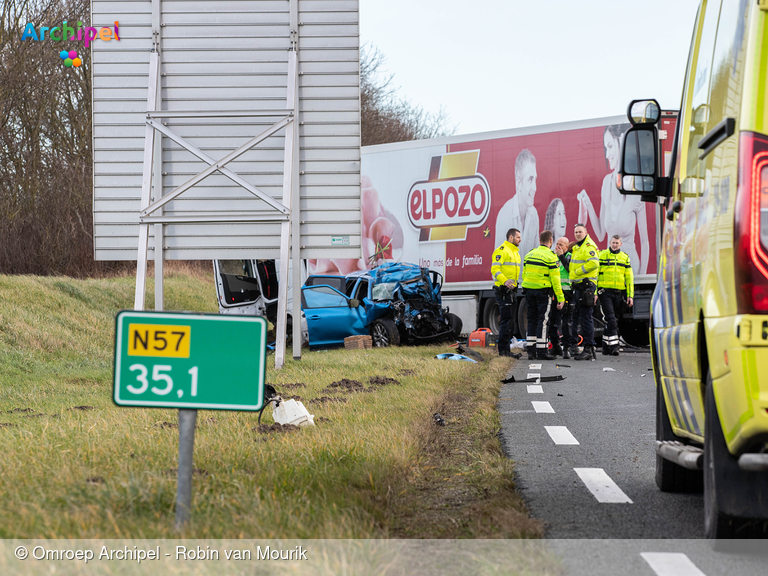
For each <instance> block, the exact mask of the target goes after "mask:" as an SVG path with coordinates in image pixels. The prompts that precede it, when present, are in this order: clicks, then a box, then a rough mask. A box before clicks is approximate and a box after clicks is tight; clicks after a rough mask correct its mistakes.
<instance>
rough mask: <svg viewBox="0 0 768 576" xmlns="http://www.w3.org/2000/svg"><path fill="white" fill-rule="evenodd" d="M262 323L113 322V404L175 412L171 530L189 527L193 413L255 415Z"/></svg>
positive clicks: (178, 316)
mask: <svg viewBox="0 0 768 576" xmlns="http://www.w3.org/2000/svg"><path fill="white" fill-rule="evenodd" d="M266 343H267V321H266V320H265V319H264V318H261V317H257V316H221V315H218V314H190V313H183V312H138V311H131V310H124V311H122V312H120V313H118V315H117V318H116V320H115V369H114V380H113V400H114V402H115V404H117V405H118V406H126V407H141V408H178V409H179V472H178V481H177V491H176V526H177V528H181V527H182V526H183V525H184V524H186V523H187V522H188V521H189V517H190V509H191V497H192V469H193V466H192V453H193V449H194V442H195V422H196V420H197V410H240V411H253V412H255V411H258V410H260V409H261V407H262V405H263V403H264V379H265V375H266Z"/></svg>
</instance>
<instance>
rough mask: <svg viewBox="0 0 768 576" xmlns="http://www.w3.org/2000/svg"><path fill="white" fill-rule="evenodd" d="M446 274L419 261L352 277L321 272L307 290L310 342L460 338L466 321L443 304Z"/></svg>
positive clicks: (390, 342)
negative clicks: (366, 336) (360, 338)
mask: <svg viewBox="0 0 768 576" xmlns="http://www.w3.org/2000/svg"><path fill="white" fill-rule="evenodd" d="M441 281H442V277H441V276H440V274H438V273H437V272H433V271H430V270H429V269H427V268H422V267H420V266H417V265H416V264H401V263H389V264H383V265H382V266H379V267H378V268H374V269H373V270H368V271H364V272H356V273H353V274H350V275H348V276H330V275H315V276H310V277H309V278H307V281H306V282H305V284H304V286H303V287H302V289H301V308H302V310H303V311H304V315H305V316H306V319H307V329H308V331H309V345H310V347H312V348H327V347H332V346H339V345H343V344H344V338H346V337H347V336H358V335H364V334H370V335H371V338H372V340H373V345H374V346H397V345H399V344H421V343H430V342H439V341H445V340H455V339H456V338H458V336H459V333H460V332H461V326H462V324H461V319H460V318H459V317H458V316H456V315H455V314H451V313H450V312H449V311H448V309H446V308H443V307H442V301H441V299H440V288H441V285H442V282H441Z"/></svg>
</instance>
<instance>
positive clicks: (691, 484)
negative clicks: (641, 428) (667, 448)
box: [656, 378, 703, 492]
mask: <svg viewBox="0 0 768 576" xmlns="http://www.w3.org/2000/svg"><path fill="white" fill-rule="evenodd" d="M662 386H663V384H662V383H661V381H660V379H659V378H657V380H656V440H661V441H662V442H664V441H667V442H670V441H678V442H679V441H681V440H682V438H679V437H678V436H676V435H675V433H674V432H672V423H671V422H670V420H669V414H668V412H667V407H666V405H665V404H664V392H663V389H662ZM702 482H703V478H702V473H701V472H700V471H699V470H689V469H688V468H683V467H682V466H678V465H677V464H675V463H674V462H671V461H669V460H666V459H665V458H662V457H661V456H659V455H658V454H656V485H657V486H658V487H659V490H661V491H662V492H701V490H702V487H703V485H702Z"/></svg>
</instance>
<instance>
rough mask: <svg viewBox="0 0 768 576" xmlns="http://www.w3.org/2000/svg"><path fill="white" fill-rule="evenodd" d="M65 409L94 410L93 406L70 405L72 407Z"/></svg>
mask: <svg viewBox="0 0 768 576" xmlns="http://www.w3.org/2000/svg"><path fill="white" fill-rule="evenodd" d="M67 410H80V411H82V412H87V411H88V410H95V408H94V407H93V406H72V408H67Z"/></svg>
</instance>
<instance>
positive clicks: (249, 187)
mask: <svg viewBox="0 0 768 576" xmlns="http://www.w3.org/2000/svg"><path fill="white" fill-rule="evenodd" d="M147 124H148V125H150V126H152V127H153V128H154V129H155V130H157V131H158V132H160V133H162V134H164V135H165V136H167V137H168V138H170V139H171V140H173V141H174V142H176V144H178V145H179V146H181V147H182V148H184V149H186V150H188V151H189V152H190V153H192V154H194V155H195V156H197V157H198V158H200V160H202V161H203V162H206V163H208V164H210V165H213V164H215V163H216V160H214V159H213V158H211V157H210V156H208V155H207V154H206V153H205V152H203V151H202V150H200V149H199V148H197V147H195V146H193V145H192V144H190V143H189V142H187V141H186V140H184V138H182V137H181V136H179V135H178V134H176V133H175V132H174V131H173V130H171V129H169V128H168V127H167V126H164V125H163V124H161V123H160V122H158V121H156V120H152V119H148V120H147ZM219 172H221V173H222V174H223V175H224V176H226V177H227V178H229V179H230V180H232V181H233V182H234V183H235V184H238V185H240V186H242V187H243V188H245V189H246V190H248V192H250V193H251V194H253V195H254V196H256V197H257V198H260V199H261V200H264V202H266V203H267V204H269V205H270V206H272V208H274V209H275V210H277V211H279V212H280V213H281V214H288V212H289V210H288V208H286V207H285V206H283V205H282V204H281V203H280V202H278V201H277V200H275V199H274V198H272V197H271V196H270V195H268V194H266V193H265V192H263V191H262V190H259V189H258V188H256V187H255V186H254V185H253V184H251V183H249V182H246V181H245V180H243V179H242V178H241V177H240V176H238V175H237V174H235V173H234V172H232V171H231V170H229V169H228V168H224V167H220V168H219Z"/></svg>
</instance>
